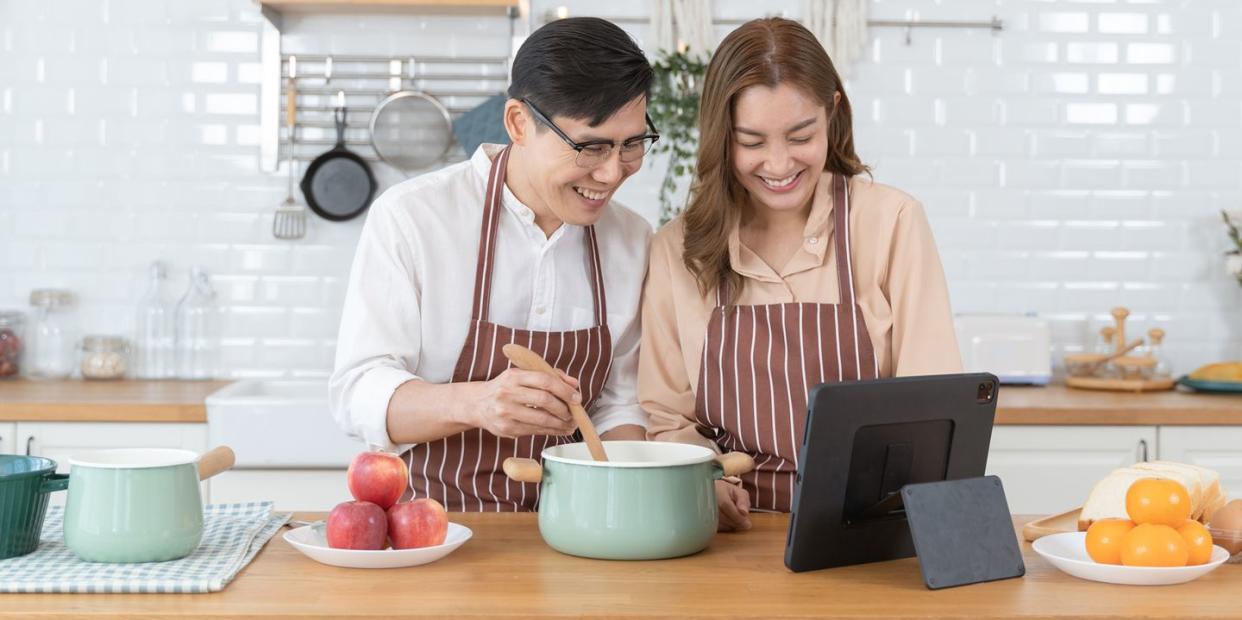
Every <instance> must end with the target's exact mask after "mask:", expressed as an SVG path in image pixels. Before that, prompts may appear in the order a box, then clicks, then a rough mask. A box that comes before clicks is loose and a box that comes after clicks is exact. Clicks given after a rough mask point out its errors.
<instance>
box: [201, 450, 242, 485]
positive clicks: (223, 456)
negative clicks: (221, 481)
mask: <svg viewBox="0 0 1242 620" xmlns="http://www.w3.org/2000/svg"><path fill="white" fill-rule="evenodd" d="M236 460H237V457H236V455H234V454H233V449H232V448H230V447H228V446H218V447H216V448H213V449H212V450H211V451H210V452H208V453H206V454H204V455H202V456H200V457H199V458H198V479H199V480H206V479H208V478H210V477H212V476H214V475H216V474H218V473H220V472H222V471H224V470H226V469H231V468H232V467H233V463H234V462H236Z"/></svg>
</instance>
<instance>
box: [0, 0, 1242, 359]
mask: <svg viewBox="0 0 1242 620" xmlns="http://www.w3.org/2000/svg"><path fill="white" fill-rule="evenodd" d="M755 4H756V3H754V2H744V1H740V0H717V2H716V10H717V14H718V15H719V16H723V17H742V18H745V17H752V16H757V15H758V11H757V10H756V9H754V8H753V7H754V6H755ZM533 5H534V11H533V13H534V15H535V16H536V18H539V17H540V16H541V15H542V13H543V12H544V11H545V10H547V9H548V8H550V7H553V6H558V5H565V6H568V7H569V9H570V12H571V14H575V15H582V14H596V15H601V16H605V17H608V16H614V15H622V14H628V15H638V14H641V13H642V11H643V8H644V6H645V5H644V4H643V3H641V2H633V3H624V4H623V3H615V2H601V1H598V0H591V1H587V0H580V1H577V2H572V1H570V0H561V1H559V2H546V1H544V0H535V1H534V2H533ZM763 6H764V9H763V10H764V11H765V12H768V13H772V12H780V11H784V12H785V13H786V14H787V15H789V16H795V17H796V16H797V14H798V12H799V9H800V1H799V0H780V1H772V2H765V3H763ZM623 11H624V12H625V13H622V12H623ZM871 11H872V15H873V17H883V18H906V17H920V18H923V19H965V20H987V19H989V18H990V17H991V16H992V15H993V14H995V15H998V16H1000V17H1001V18H1002V19H1004V21H1005V30H1004V31H1003V32H1001V33H1000V34H998V35H995V36H994V35H992V34H990V33H988V32H986V31H967V30H915V31H914V32H913V41H912V43H911V44H910V45H906V43H905V32H904V31H903V30H900V29H891V28H875V29H872V31H871V36H872V41H871V44H870V46H869V49H868V53H867V56H866V58H864V59H863V60H862V61H860V62H859V63H858V64H856V65H855V66H854V67H852V76H853V77H852V79H851V81H850V82H849V83H848V85H847V87H848V92H849V95H850V97H851V99H852V101H853V103H854V110H855V122H856V130H857V143H858V147H859V150H860V151H861V154H862V156H863V158H864V160H865V161H866V162H867V163H869V164H871V165H872V166H874V169H875V177H876V179H877V180H879V181H881V182H885V183H889V184H892V185H896V186H898V187H901V188H902V189H905V190H906V191H908V192H910V193H912V194H913V195H915V196H916V197H918V198H920V199H921V200H923V201H924V202H925V203H926V205H927V209H928V212H929V213H930V216H931V218H932V222H933V226H934V228H935V230H936V234H937V238H938V241H939V245H940V249H941V253H942V255H943V257H944V261H945V264H946V267H947V270H948V276H949V281H950V286H951V289H952V295H953V302H954V307H955V309H956V310H957V311H972V312H991V311H996V312H1026V311H1034V312H1038V313H1040V314H1041V315H1044V316H1046V317H1048V318H1049V319H1051V320H1052V322H1053V325H1054V326H1055V332H1054V340H1055V342H1056V344H1057V347H1058V349H1059V350H1073V349H1075V348H1077V347H1079V346H1081V344H1082V343H1083V342H1084V340H1085V339H1086V338H1087V337H1088V335H1089V331H1092V330H1093V329H1094V327H1097V326H1098V324H1099V322H1100V321H1103V320H1105V319H1107V311H1108V309H1109V308H1110V307H1112V306H1114V305H1118V304H1125V305H1128V306H1130V307H1131V309H1132V310H1133V311H1134V313H1135V314H1134V315H1133V319H1134V321H1135V322H1136V323H1137V324H1136V325H1134V327H1133V328H1132V329H1134V330H1136V329H1144V328H1146V327H1148V326H1152V325H1157V324H1158V325H1160V326H1162V327H1164V328H1165V329H1166V330H1167V331H1168V334H1169V335H1168V338H1167V342H1168V348H1169V353H1170V355H1171V357H1172V358H1173V360H1174V363H1175V365H1176V367H1177V370H1179V371H1187V370H1190V369H1192V368H1193V367H1195V366H1197V365H1199V364H1202V363H1206V362H1208V361H1214V360H1218V359H1222V358H1227V357H1232V358H1242V287H1239V286H1238V285H1237V283H1236V282H1234V281H1232V280H1231V279H1230V278H1229V277H1228V276H1227V275H1226V274H1225V273H1224V270H1223V258H1222V256H1221V253H1222V251H1223V250H1224V249H1225V248H1226V242H1227V239H1226V237H1225V233H1224V228H1223V226H1222V225H1221V224H1220V222H1219V215H1218V210H1219V209H1220V208H1231V209H1239V208H1242V80H1240V79H1239V77H1240V76H1242V35H1239V34H1238V33H1239V32H1242V4H1240V3H1236V2H1232V1H1229V0H1215V1H1205V2H1193V1H1183V0H1166V1H1160V0H1151V1H1143V2H1137V1H1135V2H1121V1H1120V0H1118V1H1107V0H1096V1H1073V0H1046V1H1036V0H1028V1H1008V0H992V1H984V0H943V1H941V2H929V1H926V0H900V1H895V0H875V1H874V2H873V4H872V7H871ZM261 28H262V18H261V16H260V15H259V11H258V9H257V7H256V5H255V4H253V3H252V1H251V0H195V1H194V2H159V1H156V0H106V1H100V0H60V1H57V2H34V1H19V0H0V307H15V306H16V307H24V306H25V305H26V304H25V302H26V298H27V296H28V294H29V291H30V289H32V288H36V287H43V286H65V287H68V288H71V289H73V290H75V291H76V292H78V293H79V294H80V296H81V302H80V304H81V310H80V312H81V320H82V324H83V327H84V329H85V330H87V331H92V332H124V331H127V330H128V329H129V328H130V326H131V324H132V314H133V311H132V305H133V302H134V300H135V299H136V297H137V295H138V294H139V293H140V288H141V285H142V272H143V268H144V265H145V264H147V263H148V262H149V261H151V260H153V259H156V258H162V259H165V260H168V261H170V262H171V263H172V264H173V266H174V267H175V268H176V271H175V276H176V278H175V280H174V284H175V285H176V288H177V289H181V288H182V286H183V282H182V280H183V278H184V274H185V271H186V269H187V268H188V266H189V265H191V264H195V263H197V264H203V265H206V266H207V268H208V270H209V271H210V272H211V273H212V274H213V276H214V280H215V282H216V284H217V287H218V288H219V290H220V292H221V296H222V303H223V304H224V305H225V307H226V311H227V322H226V333H225V336H226V341H225V349H226V363H227V364H228V367H229V369H230V374H232V375H233V376H280V375H287V376H322V375H325V374H326V373H327V372H328V370H329V369H330V366H331V355H332V350H333V346H334V339H335V334H336V322H337V318H338V315H339V305H340V301H341V297H342V295H343V293H344V286H345V278H346V275H347V273H348V268H349V262H350V260H351V257H352V252H353V246H354V244H355V242H356V239H357V234H358V230H359V228H360V225H361V220H356V221H354V222H351V223H347V224H330V223H327V222H323V221H312V230H311V234H310V235H309V236H308V237H307V238H306V239H305V240H302V241H298V242H276V241H275V240H273V239H272V238H271V236H270V226H271V213H272V211H273V210H274V209H275V207H276V205H277V204H278V203H279V202H280V201H281V200H282V199H283V197H284V177H283V176H282V175H280V174H269V173H262V172H259V162H258V159H259V157H258V141H259V111H258V107H259V85H258V83H259V58H260V55H259V43H260V32H261ZM626 28H627V29H629V30H630V31H632V32H633V33H634V34H635V35H636V36H637V37H639V39H640V40H641V39H642V37H643V35H644V34H645V31H646V27H645V26H643V25H627V26H626ZM719 30H720V33H721V34H723V32H724V30H725V29H724V28H721V29H719ZM286 31H287V33H288V34H287V37H286V41H285V45H286V51H296V52H299V53H375V54H411V53H414V54H417V53H426V52H427V50H429V49H430V50H434V51H435V52H436V53H459V54H466V55H479V54H488V55H491V54H495V53H499V54H504V53H505V52H506V51H507V49H508V40H507V37H508V24H507V21H506V20H505V19H504V18H500V17H478V16H472V17H468V18H463V17H454V16H451V15H433V16H410V15H406V16H389V15H382V16H381V15H368V16H350V15H342V14H334V15H330V16H312V17H305V18H296V19H290V20H289V21H288V22H287V23H286ZM659 169H660V168H659V162H658V161H656V162H653V165H652V166H649V167H648V168H646V169H644V171H643V172H642V173H640V174H639V175H638V176H637V177H635V178H634V179H632V180H631V181H629V183H628V184H627V186H626V187H624V188H623V190H622V192H621V193H620V198H621V199H622V200H623V201H625V202H626V203H627V204H629V205H630V206H631V207H633V208H635V209H636V210H638V211H640V212H642V213H644V214H645V215H647V216H648V217H651V218H652V219H654V218H655V216H656V214H657V213H658V209H659V207H658V205H657V204H656V202H655V196H656V188H657V184H658V181H659V178H658V172H657V171H658V170H659ZM1132 333H1134V332H1133V331H1132Z"/></svg>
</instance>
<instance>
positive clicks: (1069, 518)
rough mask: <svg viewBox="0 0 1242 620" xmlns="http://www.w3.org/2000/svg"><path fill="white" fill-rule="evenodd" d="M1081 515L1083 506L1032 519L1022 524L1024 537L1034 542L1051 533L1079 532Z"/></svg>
mask: <svg viewBox="0 0 1242 620" xmlns="http://www.w3.org/2000/svg"><path fill="white" fill-rule="evenodd" d="M1080 515H1082V506H1079V507H1077V508H1074V509H1073V510H1067V511H1065V512H1062V513H1060V514H1055V515H1050V516H1047V517H1044V518H1042V519H1036V520H1034V521H1031V522H1030V523H1027V524H1026V525H1023V526H1022V539H1023V540H1025V541H1026V542H1034V541H1035V539H1037V538H1040V537H1043V536H1047V535H1049V534H1060V533H1062V532H1077V531H1078V517H1079V516H1080Z"/></svg>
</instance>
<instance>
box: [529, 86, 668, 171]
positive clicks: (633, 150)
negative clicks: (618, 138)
mask: <svg viewBox="0 0 1242 620" xmlns="http://www.w3.org/2000/svg"><path fill="white" fill-rule="evenodd" d="M520 101H521V102H522V103H524V104H526V107H528V108H530V111H531V113H532V114H534V115H535V120H537V121H539V122H540V123H543V124H544V125H547V126H548V127H549V128H550V129H551V130H552V131H554V132H556V135H558V136H560V138H561V140H564V141H565V144H568V145H569V148H571V149H573V150H575V151H577V152H578V156H577V158H576V159H575V160H574V163H576V164H578V167H580V168H594V167H596V166H598V165H600V164H602V163H604V162H605V161H607V160H608V158H609V157H611V156H612V150H613V149H614V148H617V146H618V145H617V143H616V142H613V141H611V140H592V141H590V142H574V141H573V139H571V138H570V137H569V136H568V135H566V134H565V132H564V131H561V128H560V127H557V126H556V123H553V122H552V119H550V118H548V117H547V116H546V115H545V114H544V113H543V112H540V111H539V108H536V107H535V105H534V104H532V103H531V102H530V101H529V100H527V99H521V100H520ZM647 130H648V131H649V132H650V133H647V134H644V135H641V136H634V137H633V138H630V139H628V140H626V141H624V142H622V143H621V144H620V151H619V154H620V157H621V161H622V162H625V163H627V164H628V163H633V162H636V161H638V160H640V159H642V158H643V155H646V154H647V151H648V150H650V149H651V145H652V144H655V142H656V140H659V139H660V133H659V131H658V130H656V127H655V124H654V123H652V122H651V117H650V116H648V117H647Z"/></svg>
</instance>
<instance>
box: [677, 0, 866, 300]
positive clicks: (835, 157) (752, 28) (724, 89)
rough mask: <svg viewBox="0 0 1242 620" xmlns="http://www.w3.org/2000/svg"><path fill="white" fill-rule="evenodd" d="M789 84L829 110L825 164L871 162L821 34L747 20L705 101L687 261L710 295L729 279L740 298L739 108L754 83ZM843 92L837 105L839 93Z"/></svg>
mask: <svg viewBox="0 0 1242 620" xmlns="http://www.w3.org/2000/svg"><path fill="white" fill-rule="evenodd" d="M781 83H785V84H789V85H792V86H795V87H797V88H800V89H802V90H803V91H804V92H806V93H808V94H810V95H811V96H813V97H815V98H816V99H817V100H818V101H819V103H820V104H821V105H823V106H824V107H825V108H826V109H827V112H828V160H827V161H826V162H825V163H824V169H825V170H829V171H831V172H834V173H840V174H845V175H847V176H853V175H855V174H859V173H862V172H865V171H866V170H867V167H866V166H864V165H863V164H862V162H861V161H859V159H858V155H856V154H855V153H854V129H853V115H852V114H851V112H850V101H849V99H848V98H846V96H845V91H844V89H843V88H842V86H841V78H840V76H838V75H837V70H836V68H835V67H833V66H832V60H831V59H830V58H828V53H827V52H826V51H824V47H823V46H822V45H820V43H819V41H818V40H817V39H816V38H815V35H813V34H811V32H810V31H809V30H807V29H806V28H804V27H803V26H802V25H801V24H799V23H798V22H795V21H792V20H788V19H782V18H779V17H769V18H764V19H756V20H752V21H749V22H746V23H745V24H742V26H741V27H739V28H738V29H737V30H734V31H733V32H731V33H729V35H728V36H726V37H725V39H724V41H722V42H721V43H720V47H719V48H717V49H716V53H715V55H713V56H712V60H711V63H710V64H709V65H708V66H707V76H706V78H705V79H704V82H703V96H702V99H701V102H700V104H699V160H698V168H697V172H696V175H695V182H694V185H693V187H692V188H691V198H690V205H689V206H688V207H687V208H686V212H685V214H684V215H683V216H682V217H683V220H684V224H685V238H684V243H685V254H684V256H683V260H684V261H685V264H686V268H687V269H689V270H690V272H691V273H693V274H694V276H695V279H696V280H697V281H698V284H699V291H700V292H701V293H702V294H704V295H706V294H707V293H708V292H709V291H712V290H714V289H716V288H717V287H719V286H720V285H721V284H723V283H725V282H727V283H728V285H729V287H728V290H729V297H730V299H727V300H725V301H726V303H730V304H731V303H733V302H734V301H735V300H736V299H737V296H738V295H739V294H740V293H741V289H742V276H740V275H739V274H738V273H737V272H735V271H733V270H732V269H731V268H730V265H729V233H730V231H732V230H733V228H734V227H735V226H737V224H738V222H739V221H740V219H741V215H742V210H743V209H745V208H746V205H747V202H748V194H747V191H746V189H745V188H743V187H742V184H741V183H740V182H739V181H738V179H737V176H736V175H735V173H734V170H733V108H734V103H735V101H736V99H737V96H738V94H739V93H741V92H742V91H743V90H746V89H747V88H750V87H751V86H768V87H776V86H777V85H778V84H781ZM835 93H841V99H840V100H839V101H838V102H837V104H836V107H835V109H834V107H833V95H834V94H835Z"/></svg>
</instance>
